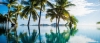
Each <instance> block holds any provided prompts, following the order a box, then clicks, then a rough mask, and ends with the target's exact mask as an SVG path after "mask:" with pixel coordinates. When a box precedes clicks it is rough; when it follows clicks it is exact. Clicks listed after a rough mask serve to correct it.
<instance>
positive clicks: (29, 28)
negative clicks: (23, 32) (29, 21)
mask: <svg viewBox="0 0 100 43" xmlns="http://www.w3.org/2000/svg"><path fill="white" fill-rule="evenodd" d="M28 33H29V36H30V27H29V26H28Z"/></svg>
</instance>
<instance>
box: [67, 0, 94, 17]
mask: <svg viewBox="0 0 100 43" xmlns="http://www.w3.org/2000/svg"><path fill="white" fill-rule="evenodd" d="M72 3H73V4H75V5H76V6H74V7H69V8H68V10H70V11H69V12H70V13H71V14H73V15H75V16H84V15H86V14H89V13H92V12H94V11H96V10H92V8H89V7H92V6H95V4H94V3H89V2H87V1H86V0H72Z"/></svg>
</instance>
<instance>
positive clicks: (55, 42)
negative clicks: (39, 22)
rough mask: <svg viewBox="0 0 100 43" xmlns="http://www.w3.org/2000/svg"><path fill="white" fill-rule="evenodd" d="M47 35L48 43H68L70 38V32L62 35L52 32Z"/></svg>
mask: <svg viewBox="0 0 100 43" xmlns="http://www.w3.org/2000/svg"><path fill="white" fill-rule="evenodd" d="M45 35H46V38H47V39H46V42H47V43H66V42H67V41H68V40H69V38H70V31H69V30H67V31H64V32H62V33H60V32H57V33H54V32H52V31H51V33H50V34H47V33H46V34H45Z"/></svg>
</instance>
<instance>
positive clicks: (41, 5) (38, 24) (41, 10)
mask: <svg viewBox="0 0 100 43" xmlns="http://www.w3.org/2000/svg"><path fill="white" fill-rule="evenodd" d="M41 11H42V0H41V9H40V16H39V22H38V25H39V26H40V21H41Z"/></svg>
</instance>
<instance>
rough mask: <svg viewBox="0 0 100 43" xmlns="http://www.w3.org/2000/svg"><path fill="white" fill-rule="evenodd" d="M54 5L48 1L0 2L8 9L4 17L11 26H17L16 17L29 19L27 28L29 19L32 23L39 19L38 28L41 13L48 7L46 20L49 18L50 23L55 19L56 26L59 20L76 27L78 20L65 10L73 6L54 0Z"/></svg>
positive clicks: (16, 0) (65, 0)
mask: <svg viewBox="0 0 100 43" xmlns="http://www.w3.org/2000/svg"><path fill="white" fill-rule="evenodd" d="M18 2H20V3H18ZM55 3H56V4H55ZM55 3H51V2H50V0H27V1H26V0H21V1H19V0H6V1H3V2H0V4H3V5H6V6H7V7H8V13H7V16H6V17H7V22H8V24H9V21H10V22H11V23H12V24H17V19H18V16H20V17H21V18H23V19H24V18H28V17H29V19H28V24H27V25H28V26H29V25H30V18H31V17H32V18H33V20H34V21H35V20H37V19H39V20H38V25H39V26H40V21H41V13H42V11H44V10H45V7H47V6H49V7H50V8H49V9H46V10H47V11H46V12H47V13H46V18H48V17H51V18H50V20H51V21H52V20H53V19H54V18H56V25H57V26H59V22H60V18H62V19H63V20H66V21H67V23H68V24H69V26H70V27H71V26H72V24H74V25H75V26H76V24H77V22H78V20H77V19H76V18H75V16H72V15H70V13H69V12H68V10H66V8H68V7H70V6H75V5H74V4H72V3H71V2H69V1H68V0H55ZM38 10H39V11H40V13H39V12H38Z"/></svg>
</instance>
